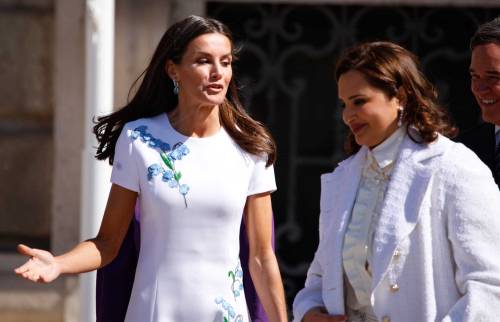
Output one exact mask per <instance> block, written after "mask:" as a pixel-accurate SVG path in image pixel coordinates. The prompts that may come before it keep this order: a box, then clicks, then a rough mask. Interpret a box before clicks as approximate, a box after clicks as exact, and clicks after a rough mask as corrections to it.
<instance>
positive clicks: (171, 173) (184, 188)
mask: <svg viewBox="0 0 500 322" xmlns="http://www.w3.org/2000/svg"><path fill="white" fill-rule="evenodd" d="M147 130H148V127H147V126H145V125H142V126H139V127H137V128H135V129H134V130H133V131H132V133H131V135H130V136H131V137H132V139H133V140H136V139H138V138H139V139H140V140H141V141H142V142H144V143H146V144H147V145H148V147H150V148H152V149H158V150H160V156H161V159H162V161H163V163H164V164H165V165H166V167H167V169H165V168H164V167H163V166H162V165H160V164H158V163H154V164H152V165H150V166H149V167H148V180H152V179H153V177H156V176H158V175H161V179H162V181H165V182H166V183H167V184H168V186H169V187H170V188H177V189H178V190H179V193H180V194H181V195H182V197H183V198H184V205H185V206H186V208H187V200H186V195H187V193H188V192H189V186H188V185H186V184H181V182H180V180H181V177H182V173H181V172H180V171H177V170H176V169H175V162H176V161H179V160H182V158H183V157H185V156H186V155H188V154H189V148H188V147H187V146H186V145H185V144H183V143H182V142H178V143H176V144H175V145H174V146H173V148H172V149H170V144H168V143H166V142H163V141H162V140H160V139H157V138H155V137H153V136H152V135H151V134H149V133H148V132H147Z"/></svg>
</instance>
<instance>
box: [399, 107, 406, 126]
mask: <svg viewBox="0 0 500 322" xmlns="http://www.w3.org/2000/svg"><path fill="white" fill-rule="evenodd" d="M404 110H405V109H404V107H403V106H400V107H399V108H398V127H401V126H403V114H404Z"/></svg>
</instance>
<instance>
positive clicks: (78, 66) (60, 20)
mask: <svg viewBox="0 0 500 322" xmlns="http://www.w3.org/2000/svg"><path fill="white" fill-rule="evenodd" d="M54 8H55V30H54V34H55V48H54V152H55V153H54V184H53V189H52V191H53V201H52V251H53V252H54V253H55V254H60V253H61V252H64V251H67V250H69V249H70V248H71V247H73V246H74V245H75V244H76V243H77V242H79V229H80V196H81V183H80V182H81V181H80V180H81V169H82V163H81V160H82V158H81V156H82V148H83V126H84V120H83V118H84V111H85V21H84V17H85V0H55V2H54ZM63 281H64V288H63V294H62V296H63V303H64V304H63V316H64V317H63V320H64V321H66V322H70V321H75V322H76V321H78V320H79V314H80V310H79V307H78V304H79V303H78V282H77V277H74V276H64V277H63Z"/></svg>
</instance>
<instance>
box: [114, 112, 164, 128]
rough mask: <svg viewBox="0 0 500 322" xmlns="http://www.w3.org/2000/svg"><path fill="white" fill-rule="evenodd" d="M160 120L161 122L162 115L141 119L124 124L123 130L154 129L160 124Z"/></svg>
mask: <svg viewBox="0 0 500 322" xmlns="http://www.w3.org/2000/svg"><path fill="white" fill-rule="evenodd" d="M161 120H162V114H160V115H156V116H152V117H143V118H140V119H137V120H133V121H129V122H127V123H125V125H124V126H123V128H124V129H126V130H137V129H138V128H144V127H152V126H153V127H154V126H158V125H159V124H161Z"/></svg>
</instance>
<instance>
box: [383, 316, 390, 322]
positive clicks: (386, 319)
mask: <svg viewBox="0 0 500 322" xmlns="http://www.w3.org/2000/svg"><path fill="white" fill-rule="evenodd" d="M382 322H391V319H390V318H389V317H388V316H384V317H383V318H382Z"/></svg>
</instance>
